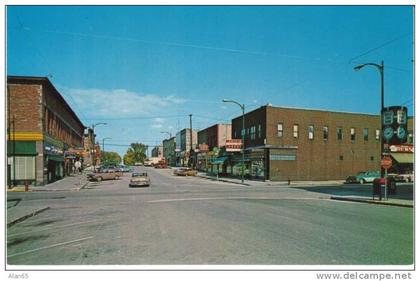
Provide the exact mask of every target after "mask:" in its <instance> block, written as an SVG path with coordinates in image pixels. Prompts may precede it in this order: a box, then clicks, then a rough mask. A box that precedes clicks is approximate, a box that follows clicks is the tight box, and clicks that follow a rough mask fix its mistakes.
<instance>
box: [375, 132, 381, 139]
mask: <svg viewBox="0 0 420 281" xmlns="http://www.w3.org/2000/svg"><path fill="white" fill-rule="evenodd" d="M380 139H381V131H380V130H376V131H375V140H377V141H378V140H380Z"/></svg>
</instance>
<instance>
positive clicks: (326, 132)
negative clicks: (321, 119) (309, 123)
mask: <svg viewBox="0 0 420 281" xmlns="http://www.w3.org/2000/svg"><path fill="white" fill-rule="evenodd" d="M322 134H323V136H324V140H328V126H324V127H323V128H322Z"/></svg>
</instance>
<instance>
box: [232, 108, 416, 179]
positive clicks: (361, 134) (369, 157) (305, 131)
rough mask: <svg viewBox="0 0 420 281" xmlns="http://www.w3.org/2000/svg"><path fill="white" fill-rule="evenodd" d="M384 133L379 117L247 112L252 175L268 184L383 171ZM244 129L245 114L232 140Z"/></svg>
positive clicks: (280, 110)
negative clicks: (381, 163) (381, 158)
mask: <svg viewBox="0 0 420 281" xmlns="http://www.w3.org/2000/svg"><path fill="white" fill-rule="evenodd" d="M412 126H413V124H412V119H411V120H410V119H409V125H408V127H409V130H411V133H412V128H413V127H412ZM380 129H381V123H380V116H379V115H370V114H359V113H347V112H330V111H322V110H308V109H295V108H281V107H273V106H270V105H267V106H262V107H260V108H258V109H256V110H253V111H251V112H248V113H247V114H245V163H246V171H247V174H248V175H249V176H250V177H255V176H256V177H262V178H263V179H265V180H334V179H338V180H342V179H345V178H346V177H347V176H349V175H352V174H356V173H358V172H360V171H371V170H379V169H380V149H381V131H380ZM241 130H242V116H239V117H237V118H235V119H233V120H232V138H233V139H240V138H241ZM239 161H240V155H236V156H235V157H233V162H239Z"/></svg>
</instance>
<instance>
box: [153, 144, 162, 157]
mask: <svg viewBox="0 0 420 281" xmlns="http://www.w3.org/2000/svg"><path fill="white" fill-rule="evenodd" d="M152 157H159V158H162V157H163V146H161V145H158V146H155V147H154V148H153V149H152Z"/></svg>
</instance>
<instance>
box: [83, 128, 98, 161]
mask: <svg viewBox="0 0 420 281" xmlns="http://www.w3.org/2000/svg"><path fill="white" fill-rule="evenodd" d="M94 137H95V136H94V132H93V130H92V128H86V130H85V133H84V135H83V144H84V156H83V160H84V161H83V164H84V165H85V166H91V165H93V161H94V156H95V154H94V152H95V151H94V150H95V147H94V145H93V142H94Z"/></svg>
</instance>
